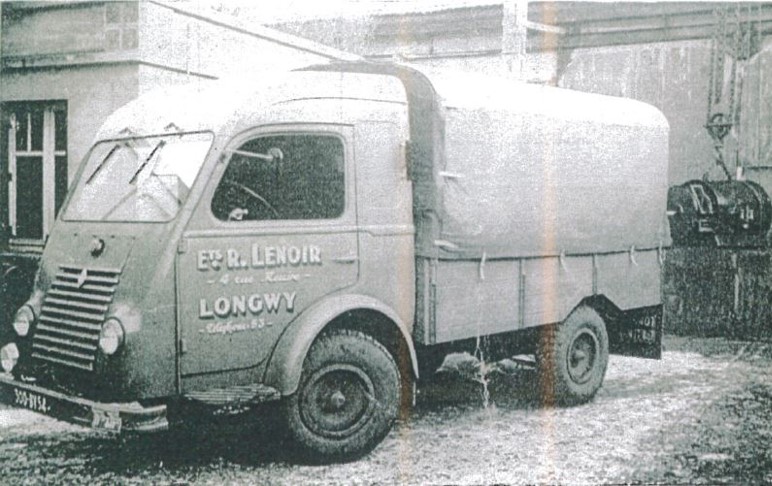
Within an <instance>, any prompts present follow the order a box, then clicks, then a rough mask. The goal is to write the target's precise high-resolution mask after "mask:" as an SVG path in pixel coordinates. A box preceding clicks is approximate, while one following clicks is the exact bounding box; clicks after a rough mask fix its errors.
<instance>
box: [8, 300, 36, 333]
mask: <svg viewBox="0 0 772 486" xmlns="http://www.w3.org/2000/svg"><path fill="white" fill-rule="evenodd" d="M34 321H35V313H34V312H32V309H30V307H29V306H28V305H25V306H23V307H22V308H21V309H19V310H18V311H16V316H15V317H14V318H13V330H14V331H16V334H18V335H19V337H25V336H26V335H27V334H29V328H30V326H32V323H33V322H34Z"/></svg>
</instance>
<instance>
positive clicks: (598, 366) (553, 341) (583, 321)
mask: <svg viewBox="0 0 772 486" xmlns="http://www.w3.org/2000/svg"><path fill="white" fill-rule="evenodd" d="M536 362H537V369H538V373H539V382H540V390H539V391H540V394H541V400H542V402H543V403H544V404H546V405H553V404H559V405H577V404H580V403H585V402H587V401H589V400H591V399H592V397H594V396H595V393H597V391H598V389H600V387H601V385H602V384H603V378H604V377H605V375H606V366H607V365H608V334H607V332H606V325H605V323H604V322H603V319H601V317H600V316H599V315H598V313H597V312H595V310H593V309H592V308H590V307H578V308H577V309H574V311H573V312H572V313H571V314H570V315H569V316H568V317H567V318H566V320H565V321H563V322H562V323H561V324H559V325H557V326H547V327H545V328H544V329H542V330H541V331H540V336H539V341H538V344H537V349H536Z"/></svg>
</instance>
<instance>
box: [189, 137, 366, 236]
mask: <svg viewBox="0 0 772 486" xmlns="http://www.w3.org/2000/svg"><path fill="white" fill-rule="evenodd" d="M291 135H299V136H304V135H305V136H308V135H311V136H314V135H315V136H327V137H335V138H337V139H338V140H339V141H340V143H341V145H342V148H343V159H344V160H343V197H344V201H343V211H342V213H341V214H340V215H338V216H336V217H334V218H318V219H255V220H241V221H227V220H222V219H220V218H218V217H217V216H216V215H215V214H214V211H213V209H212V203H213V200H214V196H215V193H216V192H217V188H218V187H219V186H220V183H221V182H222V180H223V178H224V177H225V173H226V171H227V169H228V166H229V165H230V162H231V159H232V157H233V154H234V152H233V151H234V150H238V149H239V148H240V147H242V146H243V145H244V144H245V143H248V142H249V141H251V140H254V139H257V138H266V137H280V136H291ZM353 137H354V130H353V127H352V126H349V125H332V124H292V125H272V126H264V127H258V128H253V129H249V130H245V131H243V132H241V133H239V134H238V135H236V136H234V137H232V138H231V139H230V140H229V141H228V143H227V144H226V145H225V148H224V149H223V151H222V154H221V156H220V160H219V161H218V166H217V169H216V171H215V173H214V174H212V178H211V184H210V185H209V187H208V188H207V191H206V192H205V194H204V195H203V198H202V200H201V202H200V203H201V204H202V205H204V206H206V208H200V210H201V209H203V212H204V213H205V215H206V216H207V218H206V219H207V220H209V222H210V224H211V225H212V226H214V227H220V228H232V229H238V228H255V227H280V228H281V227H291V228H295V227H303V226H311V227H318V226H328V225H340V224H341V223H346V222H352V223H353V222H354V221H355V218H356V214H355V207H354V206H355V202H356V197H355V191H354V187H355V186H354V181H355V180H356V172H355V164H354V153H353V147H354V140H353ZM212 226H210V227H212Z"/></svg>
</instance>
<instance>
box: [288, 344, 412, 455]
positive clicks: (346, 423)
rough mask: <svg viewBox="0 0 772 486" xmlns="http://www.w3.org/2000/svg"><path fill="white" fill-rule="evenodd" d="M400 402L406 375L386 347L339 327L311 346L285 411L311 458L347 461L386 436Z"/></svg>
mask: <svg viewBox="0 0 772 486" xmlns="http://www.w3.org/2000/svg"><path fill="white" fill-rule="evenodd" d="M399 403H400V374H399V370H398V369H397V365H396V364H395V362H394V358H393V357H392V356H391V354H390V353H389V352H388V351H387V350H386V348H384V347H383V345H381V344H380V343H379V342H377V341H376V340H374V339H373V338H371V337H370V336H367V335H366V334H363V333H361V332H357V331H351V330H336V331H332V332H329V333H326V334H324V335H322V336H321V337H320V338H319V339H317V341H316V342H314V344H313V345H312V346H311V350H310V351H309V352H308V355H307V356H306V359H305V362H304V364H303V372H302V374H301V378H300V384H299V385H298V389H297V391H296V392H295V393H294V394H292V395H291V396H289V397H287V399H286V400H285V402H284V411H285V416H286V421H287V425H288V428H289V432H290V435H291V437H292V438H293V439H294V441H295V443H296V444H297V445H298V446H299V448H300V451H299V452H300V453H301V454H302V455H303V456H305V458H306V459H309V460H312V461H314V462H330V461H345V460H351V459H355V458H357V457H359V456H362V455H363V454H366V453H367V452H369V451H371V450H372V449H373V448H374V447H375V446H376V445H378V443H380V442H381V440H383V438H384V437H385V436H386V434H388V433H389V431H390V430H391V427H392V425H393V423H394V421H395V420H396V418H397V413H398V410H399Z"/></svg>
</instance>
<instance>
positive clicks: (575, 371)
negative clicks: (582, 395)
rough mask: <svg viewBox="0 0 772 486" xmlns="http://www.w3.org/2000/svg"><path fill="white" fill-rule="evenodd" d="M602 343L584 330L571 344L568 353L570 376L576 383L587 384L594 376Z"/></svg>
mask: <svg viewBox="0 0 772 486" xmlns="http://www.w3.org/2000/svg"><path fill="white" fill-rule="evenodd" d="M599 349H600V343H598V339H597V338H596V337H595V335H594V334H593V333H592V332H589V331H587V330H583V331H581V332H579V333H578V334H577V335H576V336H575V337H574V340H573V341H572V342H571V347H570V349H569V351H568V356H567V363H566V364H567V365H568V374H569V375H570V376H571V379H572V380H573V381H574V382H576V383H586V382H587V381H589V380H590V378H592V376H593V370H594V368H595V365H596V361H597V357H598V350H599Z"/></svg>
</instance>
